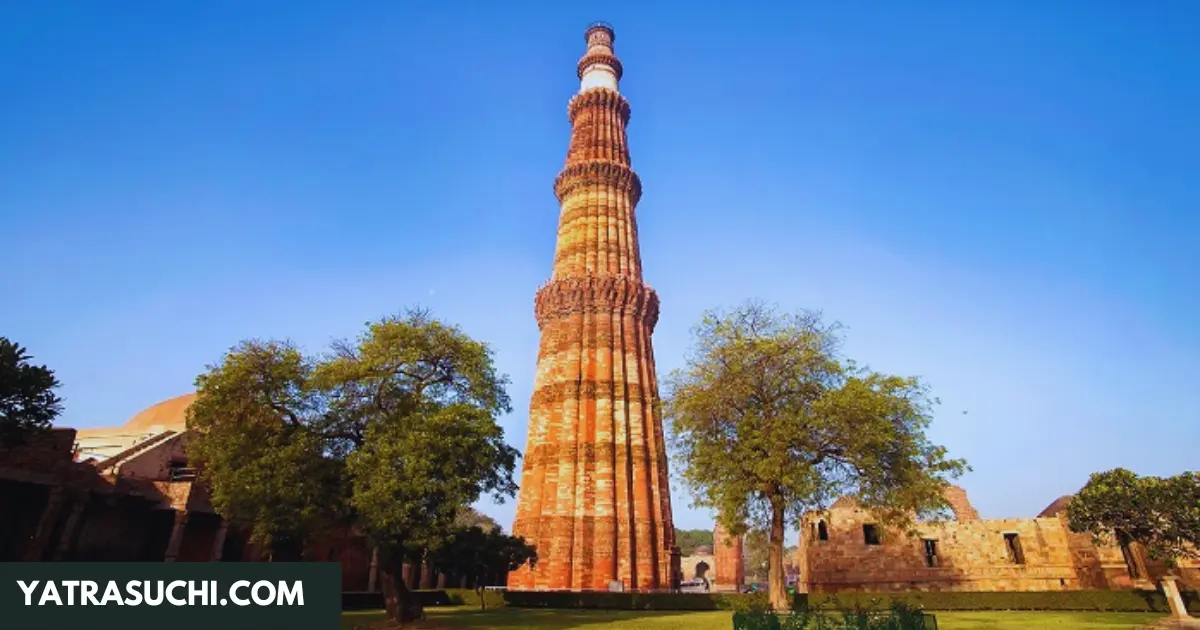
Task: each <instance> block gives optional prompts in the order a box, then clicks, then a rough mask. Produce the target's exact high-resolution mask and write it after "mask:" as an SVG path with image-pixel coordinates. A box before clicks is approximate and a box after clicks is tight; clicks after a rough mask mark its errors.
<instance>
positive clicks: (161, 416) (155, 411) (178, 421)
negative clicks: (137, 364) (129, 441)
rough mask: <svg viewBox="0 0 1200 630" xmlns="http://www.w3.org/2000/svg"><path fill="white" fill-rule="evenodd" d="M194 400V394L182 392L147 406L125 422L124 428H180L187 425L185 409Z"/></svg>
mask: <svg viewBox="0 0 1200 630" xmlns="http://www.w3.org/2000/svg"><path fill="white" fill-rule="evenodd" d="M195 400H196V394H194V393H192V394H184V395H182V396H176V397H175V398H171V399H169V400H164V401H162V402H160V403H158V404H156V405H153V406H151V407H147V408H146V409H145V410H144V411H142V412H141V413H139V414H137V415H136V416H134V417H132V418H130V419H129V422H126V423H125V428H126V429H149V428H150V427H156V426H162V427H163V428H166V429H172V430H182V429H183V428H185V427H186V426H187V409H188V407H190V406H192V402H193V401H195Z"/></svg>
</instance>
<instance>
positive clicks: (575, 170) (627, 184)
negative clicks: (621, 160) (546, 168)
mask: <svg viewBox="0 0 1200 630" xmlns="http://www.w3.org/2000/svg"><path fill="white" fill-rule="evenodd" d="M584 186H611V187H612V188H616V189H617V190H624V191H627V192H628V193H629V201H630V202H631V203H632V204H633V205H635V206H636V205H637V203H638V201H640V200H641V198H642V180H641V179H640V178H639V177H638V176H637V173H634V172H633V169H631V168H629V167H628V166H625V165H624V164H618V163H616V162H609V161H607V160H588V161H586V162H576V163H574V164H568V165H567V166H566V168H564V169H563V170H562V171H561V172H559V174H558V177H556V178H555V179H554V195H555V196H556V197H558V201H559V203H562V201H563V199H566V197H567V195H569V194H571V193H572V192H574V191H576V190H578V189H579V188H581V187H584Z"/></svg>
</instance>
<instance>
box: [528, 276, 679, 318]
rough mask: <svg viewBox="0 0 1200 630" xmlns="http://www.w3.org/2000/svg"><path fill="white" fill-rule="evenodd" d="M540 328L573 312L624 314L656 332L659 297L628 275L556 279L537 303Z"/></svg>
mask: <svg viewBox="0 0 1200 630" xmlns="http://www.w3.org/2000/svg"><path fill="white" fill-rule="evenodd" d="M533 312H534V316H535V317H536V318H537V323H538V328H539V329H541V328H542V327H544V326H545V325H546V323H547V322H549V321H551V320H553V319H557V318H560V317H566V316H568V315H571V314H573V313H604V314H611V313H620V314H627V315H631V316H633V317H634V318H635V319H640V320H641V321H642V322H644V323H645V324H646V326H648V327H649V328H650V330H651V331H653V330H654V326H655V325H656V324H657V323H658V294H657V293H655V292H654V289H651V288H650V287H648V286H646V285H645V284H643V283H642V282H641V281H640V280H637V279H634V278H630V277H627V276H583V277H574V278H562V279H559V280H552V281H550V282H548V283H547V284H546V285H545V286H543V287H542V288H541V289H539V290H538V292H537V297H535V298H534V302H533Z"/></svg>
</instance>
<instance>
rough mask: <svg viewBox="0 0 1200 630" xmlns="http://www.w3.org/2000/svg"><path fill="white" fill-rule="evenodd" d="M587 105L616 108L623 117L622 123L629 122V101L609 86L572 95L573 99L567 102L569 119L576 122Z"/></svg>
mask: <svg viewBox="0 0 1200 630" xmlns="http://www.w3.org/2000/svg"><path fill="white" fill-rule="evenodd" d="M585 107H600V108H609V109H613V110H616V112H617V114H618V115H620V117H621V123H622V124H626V125H627V124H629V112H630V110H629V101H627V100H625V97H624V96H621V94H620V93H619V92H614V91H612V90H610V89H608V88H602V87H598V88H592V89H590V90H587V91H586V92H580V93H579V94H576V95H575V96H573V97H571V101H570V102H569V103H567V120H569V121H571V123H572V124H574V122H575V117H576V116H578V115H579V112H580V111H581V110H583V108H585Z"/></svg>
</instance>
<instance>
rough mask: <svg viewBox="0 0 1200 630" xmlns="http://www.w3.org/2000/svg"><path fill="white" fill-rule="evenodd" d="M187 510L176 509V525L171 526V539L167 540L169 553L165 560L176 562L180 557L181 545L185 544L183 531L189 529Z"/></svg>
mask: <svg viewBox="0 0 1200 630" xmlns="http://www.w3.org/2000/svg"><path fill="white" fill-rule="evenodd" d="M187 521H188V513H187V510H175V526H174V527H172V528H171V540H170V541H169V542H167V553H166V554H165V555H164V556H163V562H175V559H176V558H178V557H179V546H180V545H181V544H183V532H184V531H185V530H186V529H187Z"/></svg>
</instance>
